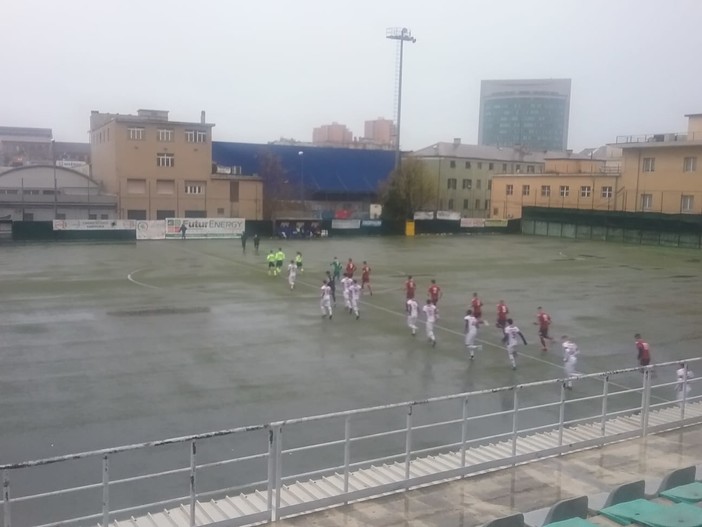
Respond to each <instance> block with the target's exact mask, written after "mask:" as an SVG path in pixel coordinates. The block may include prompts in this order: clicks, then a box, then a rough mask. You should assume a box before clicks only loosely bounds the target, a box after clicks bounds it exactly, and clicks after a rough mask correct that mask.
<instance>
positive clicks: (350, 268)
mask: <svg viewBox="0 0 702 527" xmlns="http://www.w3.org/2000/svg"><path fill="white" fill-rule="evenodd" d="M355 272H356V264H355V263H353V259H351V258H349V261H348V262H347V263H346V276H348V277H349V278H353V273H355Z"/></svg>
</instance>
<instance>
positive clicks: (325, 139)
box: [312, 122, 353, 146]
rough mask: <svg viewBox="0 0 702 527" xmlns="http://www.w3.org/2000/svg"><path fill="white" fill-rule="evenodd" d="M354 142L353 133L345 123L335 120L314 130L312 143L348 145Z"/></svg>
mask: <svg viewBox="0 0 702 527" xmlns="http://www.w3.org/2000/svg"><path fill="white" fill-rule="evenodd" d="M352 143H353V134H352V133H351V130H349V129H348V128H347V127H346V125H345V124H339V123H337V122H333V123H331V124H323V125H322V126H319V127H317V128H315V129H313V130H312V144H315V145H323V146H325V145H326V146H348V145H351V144H352Z"/></svg>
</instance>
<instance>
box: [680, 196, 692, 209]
mask: <svg viewBox="0 0 702 527" xmlns="http://www.w3.org/2000/svg"><path fill="white" fill-rule="evenodd" d="M694 208H695V196H689V195H684V194H683V195H682V196H681V197H680V210H681V211H683V212H692V209H694Z"/></svg>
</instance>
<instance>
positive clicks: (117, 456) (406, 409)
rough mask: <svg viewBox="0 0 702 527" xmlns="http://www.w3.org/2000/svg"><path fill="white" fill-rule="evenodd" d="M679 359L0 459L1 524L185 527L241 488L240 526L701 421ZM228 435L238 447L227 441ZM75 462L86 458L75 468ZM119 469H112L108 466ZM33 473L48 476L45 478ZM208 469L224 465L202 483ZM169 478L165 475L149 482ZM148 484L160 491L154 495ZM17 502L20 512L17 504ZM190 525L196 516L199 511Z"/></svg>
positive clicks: (689, 362) (7, 526)
mask: <svg viewBox="0 0 702 527" xmlns="http://www.w3.org/2000/svg"><path fill="white" fill-rule="evenodd" d="M700 361H702V357H698V358H693V359H687V360H685V361H684V364H685V371H686V372H687V371H688V368H689V367H690V366H692V367H694V368H696V369H700V368H701V367H702V362H700ZM679 364H680V363H679V362H667V363H660V364H656V365H651V366H648V367H645V368H627V369H620V370H613V371H608V372H602V373H594V374H588V375H579V376H577V377H574V378H571V379H569V380H570V381H571V382H572V383H573V384H574V385H575V388H576V391H574V392H570V391H568V390H567V387H566V380H565V379H551V380H545V381H539V382H532V383H528V384H520V385H515V386H507V387H501V388H494V389H488V390H479V391H472V392H467V393H461V394H455V395H447V396H442V397H433V398H430V399H425V400H421V401H410V402H403V403H397V404H387V405H382V406H375V407H371V408H364V409H358V410H350V411H344V412H336V413H330V414H324V415H317V416H312V417H304V418H299V419H291V420H286V421H277V422H273V423H269V424H264V425H256V426H248V427H239V428H232V429H229V430H220V431H217V432H210V433H204V434H197V435H190V436H184V437H177V438H172V439H166V440H162V441H153V442H147V443H139V444H133V445H128V446H122V447H117V448H107V449H102V450H96V451H91V452H83V453H78V454H71V455H65V456H57V457H51V458H45V459H39V460H33V461H25V462H21V463H12V464H5V465H0V474H1V476H2V500H1V501H0V506H1V507H2V518H3V523H2V525H3V527H11V526H14V525H41V526H42V527H49V526H52V527H58V526H59V525H69V524H78V523H81V524H86V523H91V522H94V523H96V524H97V523H98V522H99V523H101V525H103V526H106V525H108V524H109V523H110V522H112V521H115V520H120V519H124V518H128V517H130V516H133V515H134V514H135V513H142V514H146V513H147V512H154V511H156V510H162V509H163V507H165V506H169V505H173V506H175V505H180V506H181V507H184V509H185V510H187V514H189V518H190V525H191V526H194V525H195V524H196V510H197V502H198V500H202V499H204V498H218V497H224V496H226V495H229V494H232V493H235V492H244V491H247V492H250V493H252V495H253V496H256V497H257V499H260V501H261V503H265V506H264V507H262V510H258V511H242V514H243V515H242V518H240V519H239V521H238V523H237V524H244V523H253V522H261V521H275V520H276V519H279V518H281V517H283V516H289V515H291V514H300V513H303V512H309V511H312V510H315V509H318V508H320V507H324V506H330V505H334V504H341V503H348V502H349V501H353V500H356V499H362V498H367V497H372V496H378V495H381V494H383V493H386V492H391V491H395V490H402V489H407V488H410V487H412V486H416V485H419V484H426V483H431V482H433V481H441V480H446V479H449V478H452V477H463V476H466V475H468V474H471V473H476V472H477V471H480V470H485V469H494V468H499V467H504V466H510V465H514V464H516V463H521V462H527V461H530V460H532V459H537V458H541V457H544V456H545V455H558V454H562V453H565V452H568V451H572V450H573V449H578V448H588V447H592V446H599V445H603V444H606V443H609V442H614V441H620V440H622V439H626V438H629V437H637V436H645V435H647V434H649V433H654V432H658V431H662V430H664V429H671V428H675V427H682V426H689V425H692V424H697V423H701V422H702V412H699V411H697V410H696V411H695V412H694V413H693V414H694V415H692V416H690V415H686V409H687V408H688V407H689V405H690V404H691V403H693V402H696V401H700V400H702V396H699V395H697V396H693V395H691V394H690V393H688V392H689V390H688V386H692V385H695V384H697V383H698V381H702V378H701V379H697V378H690V379H687V375H685V379H684V380H683V381H682V382H680V381H679V380H678V376H677V375H676V370H677V369H678V368H679V367H680V366H679ZM571 394H573V395H571ZM574 394H577V395H574ZM495 406H497V408H495ZM666 409H668V410H670V411H673V412H674V418H673V419H669V420H668V421H666V422H665V423H662V424H661V423H660V420H654V421H656V422H653V421H651V422H649V416H651V415H652V412H656V411H660V410H666ZM671 409H672V410H671ZM486 410H489V411H486ZM624 415H626V416H628V417H629V421H631V419H632V418H634V419H636V422H637V426H636V427H635V429H633V430H629V431H627V432H626V433H622V432H621V431H620V430H615V429H614V428H616V427H614V426H613V425H611V426H610V423H612V420H613V419H615V418H616V417H617V416H624ZM584 424H586V425H587V426H589V427H591V428H593V429H595V430H598V431H599V433H598V434H597V435H598V437H596V438H594V439H593V438H592V437H591V436H590V437H587V438H583V440H582V441H574V440H573V438H572V437H570V438H569V439H567V440H566V439H565V437H564V436H565V434H566V433H568V434H570V435H572V431H573V430H575V429H576V428H574V427H577V426H579V425H584ZM488 431H489V433H486V432H488ZM537 432H538V433H543V432H548V433H550V434H554V435H555V436H556V437H557V438H558V440H557V446H555V447H553V448H551V449H549V450H546V451H541V452H538V453H534V454H530V455H525V454H524V453H523V451H521V450H520V448H519V447H520V445H521V444H522V440H523V439H525V438H528V437H530V436H531V435H533V434H536V433H537ZM239 440H243V441H239ZM218 441H221V442H223V443H222V444H217V442H218ZM236 441H239V444H238V446H235V448H232V445H234V443H235V442H236ZM496 442H498V443H500V444H502V445H503V446H502V447H501V448H502V450H503V452H504V453H505V456H504V457H503V458H501V459H499V460H496V461H491V462H490V463H483V464H481V465H471V464H470V463H468V461H467V453H468V451H469V450H470V449H471V448H474V447H478V446H484V445H494V444H495V443H496ZM171 447H173V448H182V447H187V456H186V458H187V463H186V462H185V459H182V460H181V461H180V462H177V461H175V462H174V459H169V460H168V461H170V462H173V464H172V465H170V466H168V467H163V466H158V467H157V468H156V467H154V468H149V465H150V464H153V463H151V460H152V459H155V458H156V457H157V455H158V453H159V452H160V451H162V450H164V449H168V448H171ZM208 447H209V448H208ZM232 450H235V451H237V454H238V455H237V457H227V456H228V453H229V452H231V451H232ZM449 452H452V453H456V454H458V456H459V458H460V467H459V468H455V467H454V468H451V467H447V468H446V469H445V470H437V471H436V473H434V474H426V473H424V474H420V473H418V472H417V471H416V470H415V469H414V467H413V462H414V461H415V460H417V459H421V456H425V455H427V454H429V453H449ZM176 454H178V455H181V454H183V452H176ZM79 463H88V466H80V467H79V466H78V465H76V464H79ZM160 463H161V461H159V462H158V463H157V464H159V465H160ZM380 463H393V465H392V467H394V469H395V470H396V472H399V471H402V472H403V475H404V477H403V478H402V481H400V482H396V483H393V484H391V485H390V484H379V485H378V486H376V487H374V488H370V489H364V490H363V491H362V492H361V491H359V490H358V489H357V488H355V487H353V486H352V485H351V479H352V477H353V476H354V473H355V471H357V470H359V469H363V468H366V467H369V466H371V465H377V464H380ZM118 467H121V469H120V470H118V471H117V474H118V475H115V471H116V470H117V468H118ZM242 467H249V468H242ZM78 468H80V470H78ZM126 468H129V469H135V473H131V474H127V473H126V471H125V469H126ZM42 470H46V471H53V473H54V474H53V476H49V477H47V476H46V475H43V474H41V471H42ZM36 471H39V472H36ZM76 471H78V472H83V473H84V474H85V476H86V480H85V481H81V482H76V483H70V484H68V483H66V482H67V481H71V480H72V479H73V477H72V475H74V474H75V473H76ZM208 471H220V472H221V473H220V474H219V477H216V478H211V479H210V480H209V481H208V480H207V478H206V477H205V474H207V473H208ZM27 472H31V474H27ZM123 472H124V473H123ZM91 474H92V476H91ZM331 474H337V475H339V476H341V477H342V478H343V479H342V481H343V484H342V485H341V486H343V488H342V489H341V488H340V489H339V490H340V492H339V495H338V496H335V497H333V498H330V499H326V500H314V499H310V500H309V501H307V502H305V503H302V504H294V505H293V504H289V503H284V502H283V500H282V495H283V489H284V486H285V485H289V484H291V482H295V481H298V480H301V479H303V478H310V477H314V476H318V477H323V476H328V475H331ZM173 477H175V481H171V483H167V484H166V483H157V482H159V481H162V480H163V479H164V478H173ZM47 479H48V480H50V482H53V481H51V480H53V479H55V480H58V481H60V482H61V483H62V486H61V488H48V489H43V488H42V487H43V486H44V485H46V484H47ZM15 481H17V482H18V486H19V487H24V488H26V489H28V490H27V491H26V493H21V494H19V495H15V493H14V488H15V487H14V482H15ZM37 488H41V489H42V490H41V491H38V490H37ZM118 489H126V490H123V491H121V492H120V493H119V494H120V496H119V499H117V501H119V502H120V503H116V502H115V501H114V500H113V497H115V495H116V494H117V491H118ZM155 490H156V491H159V492H160V491H163V492H162V493H161V494H160V495H159V496H157V497H154V496H153V493H154V491H155ZM165 494H168V495H165ZM57 500H58V501H57ZM56 503H59V504H60V503H63V506H60V505H58V506H57V505H56ZM22 507H24V512H23V513H20V512H19V511H16V510H15V509H16V508H17V509H18V510H19V509H20V508H22ZM197 523H198V524H203V520H202V518H201V517H198V522H197ZM204 523H207V521H206V520H205V521H204Z"/></svg>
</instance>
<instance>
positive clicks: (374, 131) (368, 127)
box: [363, 117, 395, 147]
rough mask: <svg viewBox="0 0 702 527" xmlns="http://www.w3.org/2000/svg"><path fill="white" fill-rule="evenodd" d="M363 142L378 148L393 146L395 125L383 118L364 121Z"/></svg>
mask: <svg viewBox="0 0 702 527" xmlns="http://www.w3.org/2000/svg"><path fill="white" fill-rule="evenodd" d="M363 140H364V141H365V142H368V143H372V144H375V145H378V146H388V147H389V146H393V145H394V144H395V123H394V122H393V121H392V120H391V119H384V118H383V117H378V118H377V119H373V120H372V121H366V122H365V124H364V129H363Z"/></svg>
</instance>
